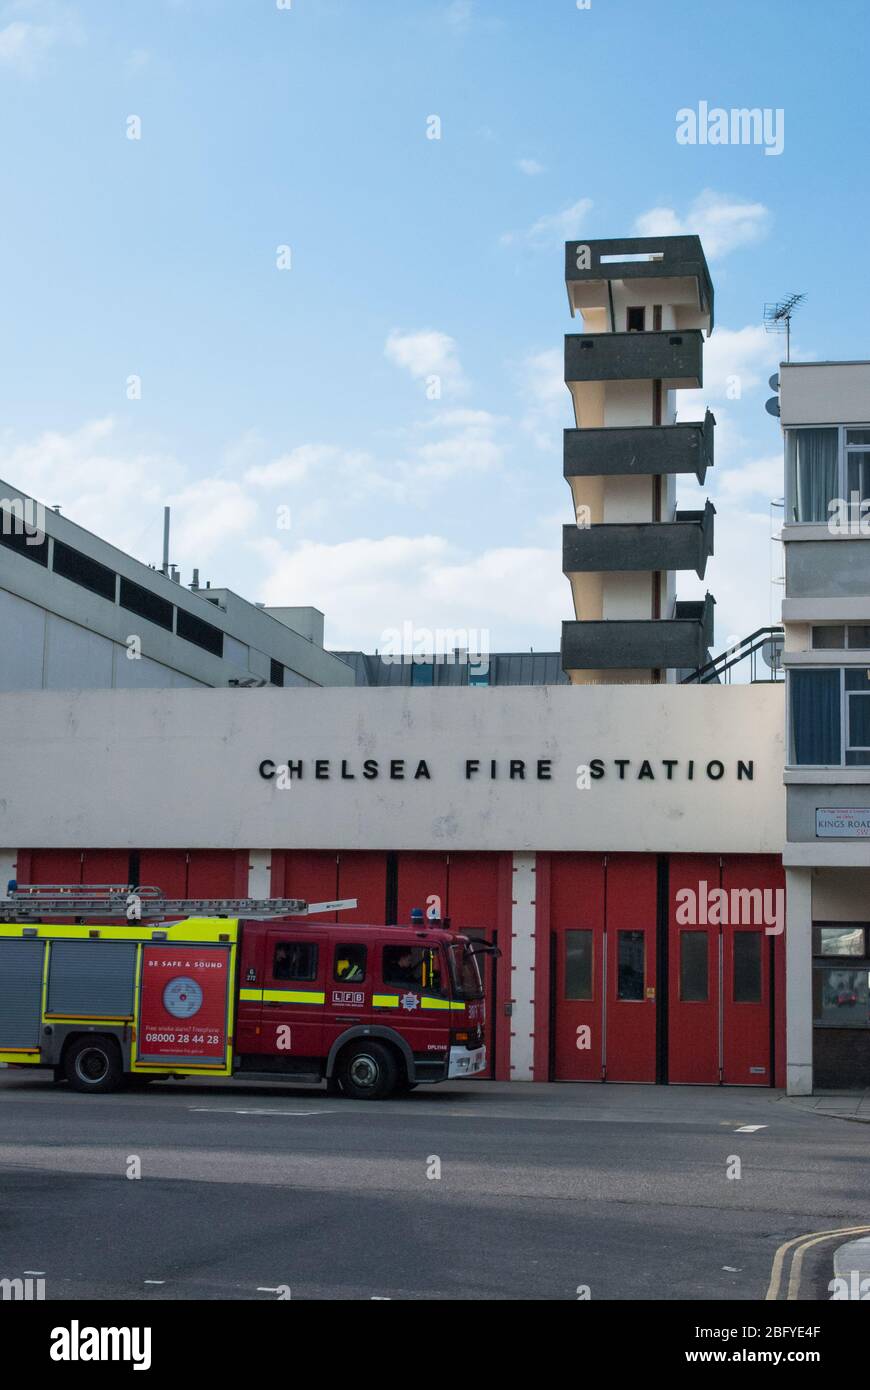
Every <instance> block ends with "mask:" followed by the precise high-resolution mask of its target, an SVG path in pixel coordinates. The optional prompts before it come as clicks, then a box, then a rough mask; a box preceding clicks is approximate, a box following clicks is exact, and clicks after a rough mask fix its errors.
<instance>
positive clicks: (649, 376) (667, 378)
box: [565, 328, 704, 391]
mask: <svg viewBox="0 0 870 1390" xmlns="http://www.w3.org/2000/svg"><path fill="white" fill-rule="evenodd" d="M703 355H704V335H703V333H702V332H701V330H700V328H681V329H675V330H668V331H666V332H664V333H566V335H565V384H566V385H567V386H568V387H572V386H578V385H580V384H581V383H583V382H587V381H661V382H662V384H663V387H664V389H665V390H667V391H677V390H681V389H683V388H688V389H690V390H696V389H697V388H698V387H700V386H703V384H704V367H703Z"/></svg>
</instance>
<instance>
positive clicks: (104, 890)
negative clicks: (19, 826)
mask: <svg viewBox="0 0 870 1390" xmlns="http://www.w3.org/2000/svg"><path fill="white" fill-rule="evenodd" d="M356 905H357V900H356V898H336V899H334V900H333V901H332V902H325V903H309V902H306V901H305V899H304V898H167V897H166V896H165V895H164V893H163V891H162V889H160V888H154V887H151V886H148V885H145V884H143V885H141V886H136V885H134V884H117V883H90V884H88V883H72V884H63V883H47V884H33V883H25V884H15V885H14V887H13V886H12V885H11V884H10V888H9V897H8V898H0V922H41V921H43V920H45V919H51V918H57V917H87V918H92V919H96V920H103V921H106V920H109V919H111V918H117V917H121V918H124V919H125V920H126V921H128V922H156V921H164V920H166V919H168V918H178V917H254V918H258V919H261V920H263V919H269V918H272V917H310V916H312V915H313V914H314V913H320V912H341V911H342V910H343V909H345V908H352V907H356Z"/></svg>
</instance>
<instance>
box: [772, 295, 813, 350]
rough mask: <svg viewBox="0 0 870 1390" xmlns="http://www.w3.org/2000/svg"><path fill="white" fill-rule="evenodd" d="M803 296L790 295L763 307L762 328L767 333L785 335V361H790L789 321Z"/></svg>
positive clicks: (803, 298)
mask: <svg viewBox="0 0 870 1390" xmlns="http://www.w3.org/2000/svg"><path fill="white" fill-rule="evenodd" d="M805 299H806V295H805V294H790V295H788V297H787V298H786V299H780V300H777V302H776V303H775V304H765V306H764V327H765V330H766V332H768V333H784V334H785V360H786V362H790V361H791V320H792V315H793V314H794V311H795V309H797V308H798V306H799V305H801V304H803V302H804V300H805Z"/></svg>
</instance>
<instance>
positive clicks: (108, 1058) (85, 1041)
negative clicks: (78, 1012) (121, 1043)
mask: <svg viewBox="0 0 870 1390" xmlns="http://www.w3.org/2000/svg"><path fill="white" fill-rule="evenodd" d="M63 1070H64V1074H65V1076H66V1079H67V1081H68V1082H69V1084H70V1085H71V1086H72V1088H73V1090H74V1091H85V1092H91V1093H94V1092H104V1091H116V1090H117V1089H118V1087H119V1086H120V1084H121V1081H122V1079H123V1076H124V1072H123V1069H122V1066H121V1054H120V1053H119V1051H118V1045H117V1043H116V1042H115V1041H114V1039H113V1038H103V1037H100V1036H99V1034H96V1035H95V1036H94V1037H92V1038H78V1039H77V1041H76V1042H74V1043H72V1044H71V1046H70V1047H69V1048H68V1049H67V1052H66V1055H65V1057H64V1059H63Z"/></svg>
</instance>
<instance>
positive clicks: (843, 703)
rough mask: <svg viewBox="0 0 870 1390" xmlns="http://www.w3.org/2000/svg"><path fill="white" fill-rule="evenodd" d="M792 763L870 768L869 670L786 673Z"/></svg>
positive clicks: (843, 669)
mask: <svg viewBox="0 0 870 1390" xmlns="http://www.w3.org/2000/svg"><path fill="white" fill-rule="evenodd" d="M788 681H789V708H790V714H791V750H792V751H791V760H792V763H793V764H794V765H796V766H797V767H867V766H870V671H868V669H867V668H866V667H864V666H840V667H834V668H830V669H828V670H812V671H800V670H792V671H790V672H789V676H788Z"/></svg>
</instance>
